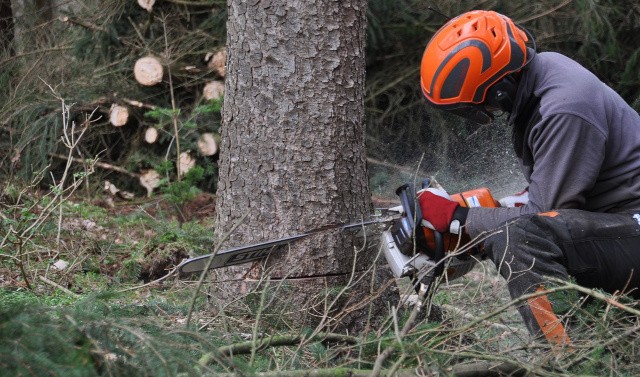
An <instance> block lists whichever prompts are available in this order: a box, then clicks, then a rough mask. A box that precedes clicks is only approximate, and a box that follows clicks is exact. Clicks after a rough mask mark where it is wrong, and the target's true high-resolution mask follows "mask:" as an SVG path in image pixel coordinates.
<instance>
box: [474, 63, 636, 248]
mask: <svg viewBox="0 0 640 377" xmlns="http://www.w3.org/2000/svg"><path fill="white" fill-rule="evenodd" d="M509 123H510V124H511V125H512V126H513V135H514V147H515V151H516V154H517V156H518V158H519V161H520V165H521V168H522V172H523V174H524V176H525V178H526V180H527V182H529V203H528V204H527V205H525V206H523V207H518V208H495V209H493V208H471V209H470V210H469V214H468V217H467V222H466V230H467V232H468V233H469V234H470V235H471V236H476V235H478V234H479V233H481V232H483V231H486V230H491V229H495V228H497V227H499V226H500V225H502V224H504V223H505V222H507V221H509V220H511V219H514V218H516V217H518V216H520V215H524V214H531V213H538V212H544V211H549V210H552V209H563V208H575V209H583V210H587V211H592V212H620V211H625V210H630V209H640V116H639V115H638V113H637V112H636V111H635V110H633V109H632V108H631V107H630V106H629V105H628V104H627V103H626V102H625V101H624V100H623V99H622V98H621V97H620V96H619V95H618V94H617V93H616V92H614V91H613V90H612V89H611V88H609V87H608V86H606V85H605V84H604V83H602V82H601V81H600V80H599V79H598V78H597V77H596V76H595V75H593V74H592V73H591V72H589V71H588V70H587V69H585V68H584V67H582V66H581V65H580V64H578V63H577V62H575V61H573V60H571V59H569V58H568V57H566V56H563V55H561V54H557V53H553V52H543V53H538V54H537V55H536V56H535V58H534V59H533V60H532V61H531V63H530V64H529V65H528V66H527V67H525V68H524V69H523V72H522V76H521V79H520V84H519V86H518V90H517V93H516V98H515V101H514V108H513V112H512V113H511V115H510V117H509Z"/></svg>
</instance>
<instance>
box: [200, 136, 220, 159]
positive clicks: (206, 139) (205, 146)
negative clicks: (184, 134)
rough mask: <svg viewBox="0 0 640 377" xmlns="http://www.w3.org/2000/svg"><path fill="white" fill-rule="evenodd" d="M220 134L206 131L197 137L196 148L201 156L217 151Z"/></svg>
mask: <svg viewBox="0 0 640 377" xmlns="http://www.w3.org/2000/svg"><path fill="white" fill-rule="evenodd" d="M218 145H220V135H218V134H214V133H211V132H206V133H203V134H202V135H200V137H199V138H198V150H199V151H200V153H201V154H202V155H203V156H213V155H215V154H216V153H218Z"/></svg>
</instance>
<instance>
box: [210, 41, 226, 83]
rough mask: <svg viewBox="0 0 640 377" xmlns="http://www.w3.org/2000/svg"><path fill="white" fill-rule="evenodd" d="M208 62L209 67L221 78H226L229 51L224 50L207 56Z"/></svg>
mask: <svg viewBox="0 0 640 377" xmlns="http://www.w3.org/2000/svg"><path fill="white" fill-rule="evenodd" d="M205 61H207V67H209V68H210V69H212V70H213V71H214V72H216V73H217V74H218V75H220V77H224V76H225V74H226V69H225V65H226V64H227V50H226V49H224V48H223V49H222V50H220V51H217V52H215V53H213V52H211V53H209V54H207V56H205Z"/></svg>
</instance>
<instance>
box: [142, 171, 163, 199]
mask: <svg viewBox="0 0 640 377" xmlns="http://www.w3.org/2000/svg"><path fill="white" fill-rule="evenodd" d="M160 179H161V177H160V173H158V172H157V171H155V170H153V169H149V170H146V171H143V172H142V173H141V174H140V184H141V185H142V187H144V188H145V189H147V197H150V196H151V194H153V190H154V189H155V188H156V187H158V186H160Z"/></svg>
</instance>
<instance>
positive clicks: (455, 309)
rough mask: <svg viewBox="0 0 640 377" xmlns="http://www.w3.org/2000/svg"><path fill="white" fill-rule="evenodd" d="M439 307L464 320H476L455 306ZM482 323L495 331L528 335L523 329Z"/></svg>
mask: <svg viewBox="0 0 640 377" xmlns="http://www.w3.org/2000/svg"><path fill="white" fill-rule="evenodd" d="M439 305H440V307H441V308H442V309H445V310H448V311H450V312H454V313H456V314H458V315H461V316H463V317H464V318H465V319H469V320H474V321H475V320H476V319H477V317H476V316H474V315H473V314H471V313H467V312H465V311H464V310H462V309H460V308H457V307H455V306H453V305H448V304H439ZM483 323H485V324H486V325H488V326H490V327H493V328H494V329H496V330H501V331H508V332H510V333H520V335H525V336H528V335H529V333H528V332H526V331H525V330H523V329H520V328H511V327H509V326H506V325H503V324H501V323H494V322H490V321H483Z"/></svg>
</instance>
